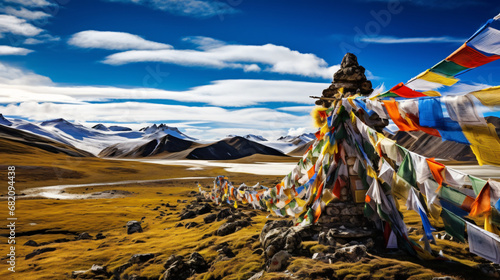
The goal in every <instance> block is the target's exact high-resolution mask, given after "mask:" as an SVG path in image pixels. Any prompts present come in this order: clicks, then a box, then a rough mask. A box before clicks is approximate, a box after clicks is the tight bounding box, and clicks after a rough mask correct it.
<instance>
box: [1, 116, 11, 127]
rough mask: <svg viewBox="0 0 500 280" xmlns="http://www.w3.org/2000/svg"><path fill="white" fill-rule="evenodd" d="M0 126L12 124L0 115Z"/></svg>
mask: <svg viewBox="0 0 500 280" xmlns="http://www.w3.org/2000/svg"><path fill="white" fill-rule="evenodd" d="M0 124H3V125H6V126H11V125H12V123H11V122H10V121H9V120H8V119H6V118H5V117H4V116H3V115H2V114H0Z"/></svg>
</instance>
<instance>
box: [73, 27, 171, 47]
mask: <svg viewBox="0 0 500 280" xmlns="http://www.w3.org/2000/svg"><path fill="white" fill-rule="evenodd" d="M68 44H70V45H73V46H76V47H80V48H93V49H106V50H131V49H134V50H159V49H170V48H172V46H170V45H167V44H162V43H157V42H153V41H148V40H145V39H143V38H142V37H140V36H137V35H134V34H130V33H125V32H112V31H96V30H87V31H81V32H78V33H76V34H74V35H73V36H71V38H70V39H69V41H68Z"/></svg>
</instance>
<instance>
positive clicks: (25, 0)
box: [5, 0, 53, 8]
mask: <svg viewBox="0 0 500 280" xmlns="http://www.w3.org/2000/svg"><path fill="white" fill-rule="evenodd" d="M5 2H10V3H14V4H18V5H22V6H26V7H31V8H37V7H38V8H39V7H46V6H50V5H53V3H50V2H49V1H47V0H5Z"/></svg>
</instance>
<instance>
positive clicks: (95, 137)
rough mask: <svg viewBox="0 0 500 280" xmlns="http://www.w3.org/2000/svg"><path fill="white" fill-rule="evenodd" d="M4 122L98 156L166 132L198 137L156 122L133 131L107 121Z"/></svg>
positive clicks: (4, 119) (161, 135)
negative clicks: (85, 123) (119, 145)
mask: <svg viewBox="0 0 500 280" xmlns="http://www.w3.org/2000/svg"><path fill="white" fill-rule="evenodd" d="M0 124H3V125H5V126H9V127H12V128H15V129H20V130H24V131H27V132H31V133H33V134H37V135H39V136H43V137H47V138H50V139H52V140H55V141H58V142H61V143H64V144H69V145H72V146H73V147H76V148H78V149H81V150H84V151H88V152H90V153H92V154H94V155H98V154H99V152H101V151H102V150H103V149H104V148H106V147H109V146H111V145H113V144H116V143H126V142H131V144H132V145H134V144H135V145H137V144H142V143H146V142H149V141H151V140H152V139H155V138H161V137H164V136H165V135H172V136H175V137H177V138H180V139H189V140H193V139H194V138H191V137H189V136H187V135H185V134H183V133H182V132H180V131H179V130H178V129H177V128H175V127H168V126H165V125H160V126H156V125H153V126H151V127H150V128H155V127H156V129H148V130H147V132H146V131H133V130H132V129H130V128H128V127H123V126H110V127H106V126H105V125H103V124H98V125H95V126H94V127H92V128H89V127H86V126H83V125H81V124H76V123H72V122H69V121H67V120H65V119H54V120H49V121H44V122H29V121H26V120H21V119H6V118H5V117H3V116H2V115H1V114H0Z"/></svg>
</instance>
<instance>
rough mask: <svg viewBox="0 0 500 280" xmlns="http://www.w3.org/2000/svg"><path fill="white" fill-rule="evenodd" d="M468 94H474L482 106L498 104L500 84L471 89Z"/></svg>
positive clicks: (499, 101)
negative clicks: (476, 89)
mask: <svg viewBox="0 0 500 280" xmlns="http://www.w3.org/2000/svg"><path fill="white" fill-rule="evenodd" d="M469 94H471V95H474V96H475V97H476V98H477V99H479V101H481V103H483V105H484V106H499V105H500V86H496V87H490V88H485V89H482V90H478V91H473V92H471V93H469Z"/></svg>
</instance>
